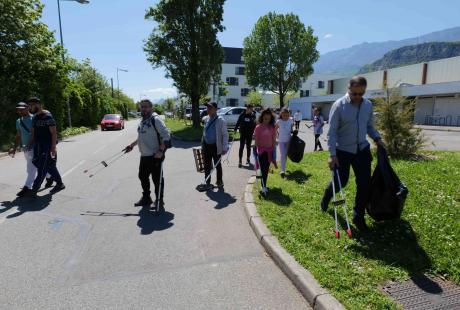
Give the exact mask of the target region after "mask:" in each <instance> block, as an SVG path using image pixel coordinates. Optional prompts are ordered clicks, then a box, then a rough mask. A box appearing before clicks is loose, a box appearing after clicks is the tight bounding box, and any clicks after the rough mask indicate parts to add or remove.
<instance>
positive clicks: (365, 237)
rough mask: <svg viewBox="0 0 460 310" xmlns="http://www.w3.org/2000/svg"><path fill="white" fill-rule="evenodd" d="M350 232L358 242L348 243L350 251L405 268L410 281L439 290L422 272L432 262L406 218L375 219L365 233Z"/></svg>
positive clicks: (432, 289) (426, 288)
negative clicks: (380, 220) (382, 220)
mask: <svg viewBox="0 0 460 310" xmlns="http://www.w3.org/2000/svg"><path fill="white" fill-rule="evenodd" d="M340 222H341V223H340V224H341V226H342V227H345V226H344V224H345V223H344V221H343V218H341V219H340ZM353 234H354V238H357V239H358V240H359V241H360V242H357V243H354V244H352V245H350V249H351V250H352V251H355V252H357V253H360V254H361V255H363V256H365V257H367V258H370V259H373V260H378V261H381V262H383V263H385V265H388V266H397V267H400V268H403V269H405V270H406V271H407V272H408V273H409V275H410V277H411V279H412V280H413V282H414V283H415V284H416V285H417V286H418V287H419V288H420V289H421V290H423V291H424V292H427V293H431V294H440V293H442V288H441V287H440V286H439V284H437V283H436V282H434V281H432V280H431V279H430V278H428V277H427V276H426V275H425V274H424V272H426V271H428V270H431V269H432V262H431V259H430V258H429V256H428V255H427V253H426V252H425V250H424V249H423V248H422V247H421V246H420V245H419V244H418V242H417V236H416V235H415V233H414V230H413V229H412V226H411V225H410V223H409V222H407V221H405V220H402V219H401V220H393V221H385V222H380V223H375V224H374V225H373V226H372V228H371V231H370V232H369V233H360V232H359V231H356V230H353Z"/></svg>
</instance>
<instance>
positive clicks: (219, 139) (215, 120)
mask: <svg viewBox="0 0 460 310" xmlns="http://www.w3.org/2000/svg"><path fill="white" fill-rule="evenodd" d="M206 109H207V112H208V116H206V117H205V124H204V129H203V138H202V146H201V148H202V151H203V159H204V173H205V177H206V178H207V177H208V175H209V174H210V173H211V170H212V166H213V164H212V163H213V162H214V165H216V164H217V163H218V162H219V160H220V158H221V156H222V155H225V154H226V153H227V151H228V132H227V123H226V122H225V120H224V119H223V118H222V117H220V116H219V115H217V103H215V102H210V103H208V104H206ZM216 170H217V182H216V186H217V187H223V186H224V182H223V180H222V165H221V163H220V162H219V164H218V165H216ZM212 188H213V186H212V185H211V177H209V178H207V179H206V184H205V189H206V190H210V189H212Z"/></svg>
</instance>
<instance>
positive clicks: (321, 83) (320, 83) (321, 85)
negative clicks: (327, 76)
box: [318, 81, 324, 89]
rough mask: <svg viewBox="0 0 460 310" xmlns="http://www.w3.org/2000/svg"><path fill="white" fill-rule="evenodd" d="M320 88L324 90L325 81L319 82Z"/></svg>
mask: <svg viewBox="0 0 460 310" xmlns="http://www.w3.org/2000/svg"><path fill="white" fill-rule="evenodd" d="M318 88H319V89H323V88H324V81H318Z"/></svg>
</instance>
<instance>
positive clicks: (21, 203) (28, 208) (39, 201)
mask: <svg viewBox="0 0 460 310" xmlns="http://www.w3.org/2000/svg"><path fill="white" fill-rule="evenodd" d="M52 200H53V195H52V194H46V195H44V196H38V197H37V198H35V199H32V198H16V199H15V200H13V201H2V202H1V203H0V204H1V206H0V207H3V209H0V214H1V213H4V212H6V211H8V210H10V209H12V208H14V207H17V212H16V213H13V214H10V215H8V216H7V217H6V218H7V219H11V218H15V217H18V216H21V215H23V214H24V213H26V212H37V211H41V210H43V209H45V208H46V207H48V206H49V204H50V203H51V201H52Z"/></svg>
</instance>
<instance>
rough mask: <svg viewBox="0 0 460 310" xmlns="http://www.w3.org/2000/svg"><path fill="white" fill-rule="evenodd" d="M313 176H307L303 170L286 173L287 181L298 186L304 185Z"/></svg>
mask: <svg viewBox="0 0 460 310" xmlns="http://www.w3.org/2000/svg"><path fill="white" fill-rule="evenodd" d="M311 176H312V175H311V174H310V173H309V174H306V173H305V172H303V171H302V170H295V171H288V172H286V179H287V180H289V181H295V182H296V183H297V184H304V183H305V182H307V180H308V179H309V178H310V177H311Z"/></svg>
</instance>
